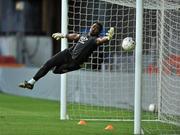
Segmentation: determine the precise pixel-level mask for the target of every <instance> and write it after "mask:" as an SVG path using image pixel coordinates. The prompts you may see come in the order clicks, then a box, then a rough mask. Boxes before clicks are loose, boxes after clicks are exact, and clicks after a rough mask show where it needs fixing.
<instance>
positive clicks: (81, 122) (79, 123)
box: [78, 120, 87, 125]
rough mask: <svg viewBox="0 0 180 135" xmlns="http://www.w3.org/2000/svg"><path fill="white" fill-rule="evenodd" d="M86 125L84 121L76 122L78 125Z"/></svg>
mask: <svg viewBox="0 0 180 135" xmlns="http://www.w3.org/2000/svg"><path fill="white" fill-rule="evenodd" d="M86 124H87V123H86V121H84V120H80V121H79V122H78V125H86Z"/></svg>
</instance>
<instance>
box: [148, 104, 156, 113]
mask: <svg viewBox="0 0 180 135" xmlns="http://www.w3.org/2000/svg"><path fill="white" fill-rule="evenodd" d="M155 109H156V106H155V104H150V105H149V111H150V112H155Z"/></svg>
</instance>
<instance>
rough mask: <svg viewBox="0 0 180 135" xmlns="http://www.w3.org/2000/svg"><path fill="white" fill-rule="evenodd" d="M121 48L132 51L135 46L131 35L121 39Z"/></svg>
mask: <svg viewBox="0 0 180 135" xmlns="http://www.w3.org/2000/svg"><path fill="white" fill-rule="evenodd" d="M122 48H123V49H124V50H125V51H132V50H133V49H134V48H135V42H134V40H133V39H132V37H126V38H124V39H123V42H122Z"/></svg>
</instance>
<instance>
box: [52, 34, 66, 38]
mask: <svg viewBox="0 0 180 135" xmlns="http://www.w3.org/2000/svg"><path fill="white" fill-rule="evenodd" d="M52 37H53V38H55V39H56V40H59V39H61V38H65V37H66V36H65V35H64V34H62V33H54V34H52Z"/></svg>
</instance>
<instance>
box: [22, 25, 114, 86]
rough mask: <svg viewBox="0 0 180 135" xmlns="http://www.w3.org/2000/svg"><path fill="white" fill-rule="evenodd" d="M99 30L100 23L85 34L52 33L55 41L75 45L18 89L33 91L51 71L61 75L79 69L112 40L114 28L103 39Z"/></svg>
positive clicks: (43, 67)
mask: <svg viewBox="0 0 180 135" xmlns="http://www.w3.org/2000/svg"><path fill="white" fill-rule="evenodd" d="M101 30H102V25H101V23H99V22H96V23H94V24H93V25H92V26H91V28H90V31H89V33H87V34H77V33H72V34H67V35H64V34H62V33H54V34H53V35H52V37H53V38H55V39H56V40H59V39H61V38H67V39H68V40H69V41H76V42H77V43H76V44H75V45H74V46H72V47H70V48H67V49H65V50H63V51H61V52H58V53H57V54H56V55H54V56H53V57H52V58H51V59H49V60H48V61H47V62H46V63H45V64H44V65H43V66H42V67H41V68H40V69H39V70H38V72H37V73H36V74H35V75H34V77H33V78H32V79H30V80H29V81H24V82H22V83H20V84H19V87H21V88H27V89H33V86H34V84H35V83H36V82H37V81H38V80H39V79H40V78H42V77H43V76H45V75H46V74H47V73H48V72H49V71H50V70H51V69H52V70H53V73H55V74H63V73H67V72H70V71H74V70H78V69H80V68H81V66H80V65H82V64H83V63H84V62H86V61H87V59H88V57H89V56H90V55H91V53H93V51H94V50H96V49H97V48H98V46H99V45H102V44H103V43H106V42H108V41H109V40H111V39H112V37H113V35H114V28H110V30H109V31H108V33H106V36H104V37H99V34H100V33H101Z"/></svg>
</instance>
